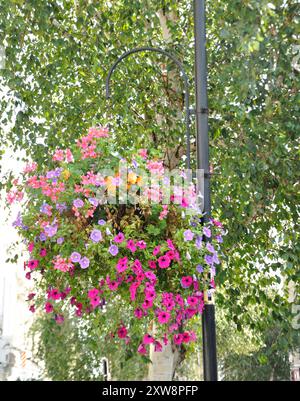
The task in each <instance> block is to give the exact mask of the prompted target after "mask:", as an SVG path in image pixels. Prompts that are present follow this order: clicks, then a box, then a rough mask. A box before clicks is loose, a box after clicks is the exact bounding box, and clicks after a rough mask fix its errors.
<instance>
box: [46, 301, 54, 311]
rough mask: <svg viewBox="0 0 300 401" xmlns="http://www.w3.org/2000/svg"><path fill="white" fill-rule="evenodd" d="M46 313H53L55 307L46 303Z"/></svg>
mask: <svg viewBox="0 0 300 401" xmlns="http://www.w3.org/2000/svg"><path fill="white" fill-rule="evenodd" d="M45 311H46V313H51V312H53V305H52V304H51V303H50V302H46V304H45Z"/></svg>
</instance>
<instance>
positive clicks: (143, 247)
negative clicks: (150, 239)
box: [136, 241, 147, 250]
mask: <svg viewBox="0 0 300 401" xmlns="http://www.w3.org/2000/svg"><path fill="white" fill-rule="evenodd" d="M136 246H137V247H138V248H140V249H141V250H143V249H146V247H147V244H146V242H145V241H138V242H137V243H136Z"/></svg>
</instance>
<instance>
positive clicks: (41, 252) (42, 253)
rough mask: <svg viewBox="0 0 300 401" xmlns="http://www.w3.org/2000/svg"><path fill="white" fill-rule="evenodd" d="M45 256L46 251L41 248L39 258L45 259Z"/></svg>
mask: <svg viewBox="0 0 300 401" xmlns="http://www.w3.org/2000/svg"><path fill="white" fill-rule="evenodd" d="M46 255H47V250H46V249H45V248H42V249H41V250H40V256H41V257H45V256H46Z"/></svg>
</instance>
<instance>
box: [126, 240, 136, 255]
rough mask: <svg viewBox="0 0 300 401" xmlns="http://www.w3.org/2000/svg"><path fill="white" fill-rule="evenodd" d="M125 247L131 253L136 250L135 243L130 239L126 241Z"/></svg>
mask: <svg viewBox="0 0 300 401" xmlns="http://www.w3.org/2000/svg"><path fill="white" fill-rule="evenodd" d="M126 248H127V249H129V250H130V251H131V252H132V253H134V252H135V251H136V245H135V243H134V241H133V240H132V239H130V240H128V241H127V246H126Z"/></svg>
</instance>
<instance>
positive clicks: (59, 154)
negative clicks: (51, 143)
mask: <svg viewBox="0 0 300 401" xmlns="http://www.w3.org/2000/svg"><path fill="white" fill-rule="evenodd" d="M52 160H53V161H58V162H62V161H65V162H66V163H71V162H73V161H74V157H73V154H72V152H71V150H70V149H66V150H63V149H56V151H55V152H54V155H53V157H52Z"/></svg>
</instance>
